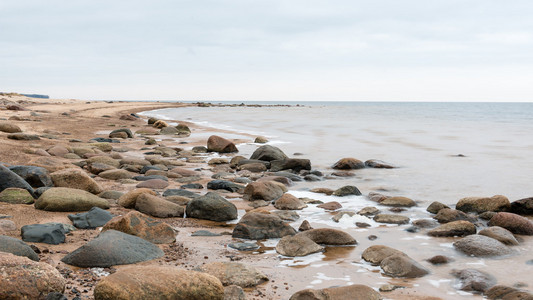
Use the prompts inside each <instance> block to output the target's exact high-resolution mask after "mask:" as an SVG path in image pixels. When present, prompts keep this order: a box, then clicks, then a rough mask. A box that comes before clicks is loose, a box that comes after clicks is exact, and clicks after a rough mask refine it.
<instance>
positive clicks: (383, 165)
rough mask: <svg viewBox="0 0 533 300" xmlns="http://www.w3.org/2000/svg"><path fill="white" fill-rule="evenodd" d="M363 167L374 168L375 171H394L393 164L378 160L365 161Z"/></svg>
mask: <svg viewBox="0 0 533 300" xmlns="http://www.w3.org/2000/svg"><path fill="white" fill-rule="evenodd" d="M365 166H366V167H368V168H375V169H394V168H395V166H394V165H393V164H390V163H388V162H384V161H382V160H378V159H369V160H367V161H365Z"/></svg>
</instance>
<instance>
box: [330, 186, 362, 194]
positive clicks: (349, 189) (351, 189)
mask: <svg viewBox="0 0 533 300" xmlns="http://www.w3.org/2000/svg"><path fill="white" fill-rule="evenodd" d="M350 195H356V196H361V195H362V194H361V192H360V191H359V189H358V188H357V187H355V186H353V185H347V186H343V187H341V188H339V189H337V190H335V191H334V192H333V196H337V197H344V196H350Z"/></svg>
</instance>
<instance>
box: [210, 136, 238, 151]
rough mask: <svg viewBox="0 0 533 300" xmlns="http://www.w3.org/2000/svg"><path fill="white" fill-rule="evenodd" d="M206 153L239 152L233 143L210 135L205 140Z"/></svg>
mask: <svg viewBox="0 0 533 300" xmlns="http://www.w3.org/2000/svg"><path fill="white" fill-rule="evenodd" d="M207 151H209V152H218V153H232V152H239V150H237V147H236V146H235V144H234V143H233V142H231V141H229V140H227V139H225V138H223V137H220V136H217V135H212V136H210V137H209V139H207Z"/></svg>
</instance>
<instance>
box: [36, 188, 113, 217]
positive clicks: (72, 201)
mask: <svg viewBox="0 0 533 300" xmlns="http://www.w3.org/2000/svg"><path fill="white" fill-rule="evenodd" d="M93 207H100V208H103V209H108V208H109V202H108V201H107V200H106V199H102V198H100V197H98V196H95V195H93V194H91V193H89V192H86V191H82V190H78V189H70V188H62V187H54V188H50V189H48V190H46V191H45V192H44V193H43V194H42V195H41V196H40V197H39V199H37V200H35V208H37V209H41V210H46V211H88V210H90V209H91V208H93Z"/></svg>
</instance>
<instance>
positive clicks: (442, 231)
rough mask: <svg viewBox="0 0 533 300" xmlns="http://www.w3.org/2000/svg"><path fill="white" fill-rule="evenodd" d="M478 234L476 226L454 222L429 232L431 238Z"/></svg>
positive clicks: (466, 222) (463, 222)
mask: <svg viewBox="0 0 533 300" xmlns="http://www.w3.org/2000/svg"><path fill="white" fill-rule="evenodd" d="M470 234H476V226H475V225H474V224H472V223H470V222H468V221H453V222H449V223H446V224H443V225H441V226H439V227H437V228H435V229H432V230H430V231H429V232H428V235H430V236H467V235H470Z"/></svg>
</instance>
